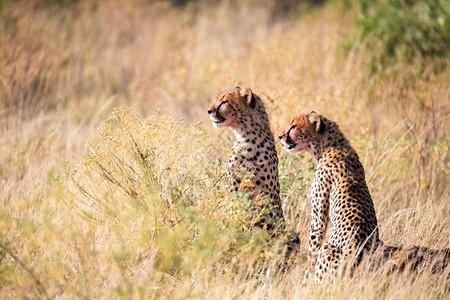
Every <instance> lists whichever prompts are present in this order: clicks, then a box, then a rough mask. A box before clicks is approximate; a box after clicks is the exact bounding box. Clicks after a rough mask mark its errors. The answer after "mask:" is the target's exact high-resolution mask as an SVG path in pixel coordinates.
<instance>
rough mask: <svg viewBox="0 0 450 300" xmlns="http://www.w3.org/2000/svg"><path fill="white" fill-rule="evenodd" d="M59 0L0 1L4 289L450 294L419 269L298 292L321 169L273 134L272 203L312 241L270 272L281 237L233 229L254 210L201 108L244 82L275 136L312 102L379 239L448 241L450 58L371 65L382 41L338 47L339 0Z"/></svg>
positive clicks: (100, 294) (347, 18)
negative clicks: (354, 157) (427, 67)
mask: <svg viewBox="0 0 450 300" xmlns="http://www.w3.org/2000/svg"><path fill="white" fill-rule="evenodd" d="M62 3H63V4H64V5H62V4H52V3H51V2H46V1H4V2H2V9H1V11H0V20H1V27H0V30H1V33H0V70H2V71H1V73H0V136H1V138H0V183H1V184H0V199H1V201H2V202H3V205H2V206H1V208H0V216H1V217H0V228H1V235H0V288H1V291H0V293H1V295H2V298H25V297H29V298H43V297H48V298H78V297H83V298H111V297H115V298H131V297H133V298H155V297H159V298H237V297H241V298H252V299H260V298H273V299H275V298H281V297H284V298H304V297H308V298H330V299H336V298H345V299H347V298H349V297H351V298H357V299H358V298H361V299H366V298H383V299H384V298H387V299H401V298H406V297H408V298H415V299H419V298H427V299H429V298H434V299H439V298H445V297H448V293H449V284H448V280H447V279H446V278H447V277H446V276H445V274H444V275H440V274H436V275H433V274H429V273H427V272H425V271H424V272H422V273H420V274H419V275H418V276H415V277H414V276H408V275H406V274H405V275H401V276H391V275H387V274H385V273H384V272H383V270H379V271H377V272H368V271H367V270H360V271H358V272H357V274H356V276H355V277H353V278H347V277H345V278H342V279H340V280H338V281H337V282H336V283H335V284H333V285H331V286H319V287H316V286H313V285H311V284H308V285H306V286H300V282H301V280H302V277H303V272H304V270H305V268H306V267H307V261H306V257H305V251H306V247H305V245H306V242H307V239H308V228H309V221H310V220H309V196H308V189H309V184H310V180H311V178H312V175H313V168H314V166H313V163H312V162H311V161H310V160H309V158H308V157H304V156H302V155H293V156H288V155H286V154H285V152H284V151H283V150H282V149H281V148H280V147H279V149H278V150H279V155H280V160H281V163H280V178H281V179H280V180H281V186H282V196H283V205H284V209H285V211H286V215H287V219H288V222H289V227H290V228H289V229H291V230H294V231H296V232H299V234H300V237H301V240H302V242H303V246H302V249H301V252H300V259H299V261H297V262H296V263H295V264H294V265H293V267H292V268H291V269H289V270H288V271H287V272H286V273H284V274H281V273H276V272H275V271H274V269H276V268H273V262H276V261H277V260H278V259H279V257H278V254H277V253H278V252H277V247H278V246H279V245H276V244H275V245H273V244H270V243H268V242H267V240H266V239H265V237H264V233H261V232H259V231H258V230H256V229H255V230H253V231H252V230H242V226H244V227H245V218H246V213H245V209H244V208H245V207H244V208H243V210H238V209H232V208H230V207H228V206H227V205H235V204H236V203H238V204H240V205H242V203H244V204H245V196H244V195H235V196H232V195H228V193H226V180H224V174H225V167H224V163H223V161H224V160H225V159H226V156H227V154H228V153H229V147H230V145H231V138H232V137H231V135H230V133H229V132H227V131H224V130H214V129H212V126H211V125H210V124H209V123H210V122H209V121H208V118H207V113H206V108H207V107H208V104H209V102H210V101H211V99H212V98H213V97H214V96H215V95H216V94H217V93H218V92H219V91H222V90H224V89H228V88H230V87H232V86H234V85H235V84H240V85H242V86H249V87H251V88H252V89H253V90H254V91H255V92H256V93H257V94H259V95H263V98H264V99H265V101H266V105H267V107H268V109H269V112H270V117H271V121H272V127H273V129H274V131H275V133H276V132H278V131H280V129H281V128H282V127H284V126H285V124H286V122H287V120H288V119H289V118H290V117H291V116H292V114H295V113H300V112H305V111H309V110H315V111H318V112H320V113H322V114H324V115H326V116H328V117H329V118H331V119H333V120H335V121H337V122H338V123H339V124H340V125H341V128H342V129H343V131H344V132H345V133H346V135H347V137H348V138H350V140H351V141H352V144H353V145H354V147H355V148H356V149H357V151H358V153H359V154H360V156H361V159H362V161H363V164H364V166H365V168H366V177H367V180H368V184H369V188H370V191H371V192H372V195H373V198H374V203H375V208H376V211H377V214H378V219H379V223H380V234H381V238H382V239H383V240H384V241H385V242H386V243H387V244H395V245H398V244H403V245H422V246H428V247H432V248H444V247H449V242H448V241H449V239H448V237H449V233H450V232H449V229H448V228H449V211H450V207H449V201H448V200H449V199H450V193H449V191H450V190H449V180H448V175H449V174H448V170H449V167H450V166H449V165H450V163H449V156H448V153H449V135H448V132H449V126H448V124H449V122H448V117H449V113H450V106H449V105H448V99H449V91H450V87H449V85H448V80H449V72H448V71H444V72H443V73H441V74H440V75H439V76H435V75H434V74H432V73H430V74H425V75H426V76H423V78H420V77H419V78H417V77H414V76H412V75H411V74H412V72H410V71H409V69H410V67H409V66H407V65H399V66H397V68H394V69H396V70H404V71H403V72H394V73H393V74H375V75H373V76H371V77H369V75H368V72H367V67H366V66H367V64H368V59H367V58H368V57H369V56H370V51H379V50H380V49H367V48H365V50H364V51H362V50H358V49H364V47H360V48H358V49H357V48H356V47H355V48H354V49H351V50H350V52H349V53H348V54H345V53H344V52H343V50H342V40H343V39H344V37H345V35H346V34H349V33H352V32H353V33H354V32H355V29H354V26H353V24H354V20H355V14H354V13H353V12H351V11H350V12H347V13H345V14H344V13H343V11H342V10H341V9H340V8H339V7H336V6H333V5H327V6H325V7H323V8H317V9H315V10H313V11H310V12H308V13H304V14H300V15H299V16H297V18H295V19H288V20H285V21H279V22H276V23H273V22H272V20H271V11H270V10H269V9H268V8H267V7H265V6H264V5H263V4H261V3H260V2H250V1H249V2H245V3H240V4H236V3H233V2H232V1H231V2H227V1H224V2H220V3H218V4H215V5H195V4H194V5H192V4H191V5H188V6H186V7H184V8H177V7H171V6H170V4H168V3H166V2H151V1H150V2H147V1H138V0H136V1H126V2H125V1H102V2H97V1H87V0H86V1H73V2H70V1H69V2H68V3H64V2H62ZM120 104H128V105H129V106H131V107H133V108H134V109H136V110H137V112H138V115H141V116H145V115H153V116H154V119H149V120H153V121H148V120H147V119H145V118H143V117H139V116H135V117H130V116H133V114H129V113H125V112H124V111H123V110H119V111H118V112H117V113H118V114H119V115H120V114H121V113H122V114H123V115H124V116H125V120H126V121H124V122H123V123H122V124H121V123H120V122H119V121H118V120H121V119H120V118H117V115H111V113H112V111H113V108H114V107H116V106H118V105H120ZM158 107H161V109H162V110H163V111H167V112H169V113H170V114H172V115H173V116H174V117H175V120H170V118H169V119H166V117H162V116H161V114H158V113H155V112H154V110H155V109H156V108H158ZM117 113H116V114H117ZM162 115H163V116H164V113H163V114H162ZM179 119H183V120H184V123H183V122H181V123H180V122H179V121H176V120H179ZM103 120H106V121H103ZM122 120H123V119H122ZM102 122H103V123H102ZM101 123H102V124H103V125H102V126H101V127H99V126H100V124H101ZM185 123H186V124H187V125H186V124H185ZM108 126H111V127H108ZM97 128H99V129H97ZM127 128H128V129H127ZM125 129H127V130H128V133H127V131H126V130H125ZM130 136H131V137H133V139H134V141H135V142H138V143H139V144H138V145H140V147H139V149H141V150H140V151H141V153H142V154H143V155H144V154H145V155H144V157H148V158H149V159H152V158H153V159H154V162H153V164H152V165H151V166H153V167H154V168H156V167H157V168H156V169H151V168H147V167H146V165H145V164H143V163H142V157H140V155H139V153H140V152H139V151H138V152H136V149H137V148H136V144H134V142H133V139H130ZM89 138H91V143H87V141H88V140H89ZM133 145H134V146H133ZM127 151H128V152H127ZM152 151H153V152H152ZM155 151H156V152H155ZM136 153H137V155H136ZM202 154H204V156H202ZM194 159H195V160H194ZM173 160H175V161H173ZM64 161H68V163H67V165H66V164H64V163H63V165H64V166H67V169H66V170H67V172H68V174H66V173H65V171H64V168H62V167H61V165H60V163H61V162H64ZM196 162H199V163H198V164H197V163H196ZM101 167H107V168H108V169H107V170H109V172H110V173H111V172H113V175H114V176H110V175H108V172H106V171H105V170H104V169H102V168H101ZM75 170H77V173H75V174H74V173H73V172H74V171H75ZM111 174H112V173H111ZM71 178H72V179H74V180H72V179H71ZM113 178H116V179H118V180H116V182H114V179H113ZM77 182H78V183H79V184H80V185H79V186H78V188H77V186H76V183H77ZM85 185H88V186H89V194H85V193H84V192H83V189H82V188H83V187H85ZM121 186H122V187H121ZM130 187H133V188H134V189H130ZM80 188H81V189H80ZM89 195H91V196H92V197H91V196H89ZM230 197H231V198H230ZM233 197H234V198H233ZM232 198H233V199H234V202H233V201H232V200H233V199H232ZM95 205H97V207H95ZM215 205H217V206H215ZM236 211H239V213H238V214H234V215H233V214H232V212H236ZM155 220H160V221H162V223H155V222H156V221H155ZM227 220H228V221H227ZM164 222H165V223H164ZM261 253H263V255H262V256H261V255H260V254H261ZM271 255H272V256H273V259H270V257H271ZM268 258H269V259H268ZM261 270H266V271H261ZM267 270H268V271H267ZM446 274H448V271H447V273H446ZM412 279H414V280H412Z"/></svg>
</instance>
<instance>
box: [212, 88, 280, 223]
mask: <svg viewBox="0 0 450 300" xmlns="http://www.w3.org/2000/svg"><path fill="white" fill-rule="evenodd" d="M208 114H209V117H210V119H211V120H212V122H213V125H214V127H216V128H221V127H231V128H232V129H233V130H234V134H235V140H234V144H233V154H232V156H231V157H230V159H229V161H228V165H227V173H228V177H229V180H230V184H231V187H230V190H231V191H238V190H239V189H243V190H245V191H246V192H249V193H250V194H251V195H252V197H255V196H256V195H258V194H261V193H262V194H265V195H269V198H270V201H271V203H270V204H271V206H272V209H271V215H270V216H265V217H266V219H265V220H261V223H260V224H258V225H260V226H263V227H266V228H267V229H269V230H273V229H275V227H280V226H281V227H283V226H284V215H283V210H282V208H281V201H280V185H279V182H278V156H277V152H276V148H275V142H274V138H273V134H272V131H271V129H270V124H269V118H268V115H267V113H266V110H265V108H264V104H263V102H262V100H261V99H260V98H259V97H258V96H257V95H256V94H254V93H253V92H252V90H251V89H250V88H243V89H241V88H240V87H238V86H237V87H236V88H235V89H234V90H229V91H225V92H223V93H220V94H219V95H218V96H217V100H216V102H215V103H214V104H213V105H211V107H210V108H209V110H208ZM249 175H250V178H248V180H245V179H246V176H247V177H248V176H249Z"/></svg>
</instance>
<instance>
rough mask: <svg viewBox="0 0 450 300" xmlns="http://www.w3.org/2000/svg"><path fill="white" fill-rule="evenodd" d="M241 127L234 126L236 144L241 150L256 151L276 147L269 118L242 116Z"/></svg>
mask: <svg viewBox="0 0 450 300" xmlns="http://www.w3.org/2000/svg"><path fill="white" fill-rule="evenodd" d="M241 121H242V122H241V123H240V126H239V127H236V128H234V136H235V140H234V146H235V148H236V147H237V149H235V151H236V150H238V151H239V152H241V151H242V148H243V149H244V150H245V151H244V152H256V151H257V150H258V149H262V148H271V147H273V148H275V141H274V138H273V134H272V131H271V129H270V123H269V120H268V119H267V118H260V117H259V116H242V117H241Z"/></svg>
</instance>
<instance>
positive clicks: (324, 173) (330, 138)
mask: <svg viewBox="0 0 450 300" xmlns="http://www.w3.org/2000/svg"><path fill="white" fill-rule="evenodd" d="M279 138H280V140H281V142H282V143H283V145H284V146H285V147H286V149H287V151H288V152H291V153H293V152H298V151H302V150H306V151H307V152H309V154H311V156H312V157H313V158H314V160H315V161H316V163H317V167H316V170H315V173H314V179H313V183H312V187H311V232H310V240H309V250H310V253H311V255H312V257H313V258H314V261H315V263H314V264H315V267H314V268H315V274H314V279H315V282H316V283H318V282H321V281H322V280H323V279H324V277H328V278H333V277H335V276H336V275H337V274H338V273H339V272H340V271H342V269H343V268H342V267H343V266H345V265H346V263H350V266H351V267H353V266H355V265H356V264H358V263H360V261H361V258H362V254H364V253H367V252H369V251H370V253H371V254H372V255H371V256H370V259H369V266H370V268H371V269H374V268H378V267H379V266H381V265H385V266H387V267H388V268H389V269H388V271H389V272H394V271H403V270H405V269H409V270H417V269H419V268H418V266H420V267H421V268H429V269H430V270H431V271H432V272H441V271H443V270H444V269H445V268H447V267H448V264H449V261H450V249H443V250H433V249H429V248H426V247H418V246H413V247H410V248H403V247H395V246H386V245H384V244H383V242H382V241H381V240H380V239H379V233H378V228H377V218H376V215H375V209H374V205H373V202H372V198H371V195H370V193H369V189H368V187H367V184H366V180H365V175H364V168H363V166H362V164H361V162H360V160H359V157H358V154H357V153H356V151H355V150H354V149H353V148H352V147H351V146H350V143H349V142H348V140H347V139H346V138H345V136H344V135H343V133H342V132H341V130H340V129H339V127H338V125H337V124H336V123H335V122H333V121H330V120H328V119H327V118H325V117H323V116H321V115H319V114H317V113H315V112H311V113H309V114H305V115H298V116H296V117H294V118H293V119H292V120H291V121H290V122H289V126H288V127H287V128H286V129H285V130H284V131H283V132H282V133H281V134H280V136H279ZM328 223H331V228H330V234H329V239H328V242H324V236H325V232H326V230H327V226H328ZM344 262H345V263H344Z"/></svg>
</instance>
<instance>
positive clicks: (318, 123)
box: [309, 111, 325, 134]
mask: <svg viewBox="0 0 450 300" xmlns="http://www.w3.org/2000/svg"><path fill="white" fill-rule="evenodd" d="M309 121H310V122H311V123H312V124H313V126H314V129H315V130H316V131H317V133H319V134H321V133H324V132H325V123H324V122H323V120H322V118H321V116H320V115H319V114H317V113H316V112H315V111H312V112H311V113H310V116H309Z"/></svg>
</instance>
